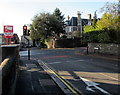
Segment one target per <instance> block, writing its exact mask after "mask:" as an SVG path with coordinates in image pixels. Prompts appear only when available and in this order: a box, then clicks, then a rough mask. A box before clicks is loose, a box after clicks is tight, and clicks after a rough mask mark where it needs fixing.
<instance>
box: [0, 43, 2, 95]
mask: <svg viewBox="0 0 120 95" xmlns="http://www.w3.org/2000/svg"><path fill="white" fill-rule="evenodd" d="M1 63H2V48H1V45H0V64H1ZM1 94H2V68H1V66H0V95H1Z"/></svg>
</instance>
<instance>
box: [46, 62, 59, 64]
mask: <svg viewBox="0 0 120 95" xmlns="http://www.w3.org/2000/svg"><path fill="white" fill-rule="evenodd" d="M57 63H61V62H52V63H47V64H57Z"/></svg>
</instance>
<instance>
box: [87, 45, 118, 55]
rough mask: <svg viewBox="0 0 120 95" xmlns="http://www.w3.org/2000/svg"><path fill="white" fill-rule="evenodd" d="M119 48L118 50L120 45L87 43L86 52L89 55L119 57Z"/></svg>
mask: <svg viewBox="0 0 120 95" xmlns="http://www.w3.org/2000/svg"><path fill="white" fill-rule="evenodd" d="M119 48H120V44H112V43H107V44H105V43H88V50H89V52H90V53H102V54H111V55H120V49H119Z"/></svg>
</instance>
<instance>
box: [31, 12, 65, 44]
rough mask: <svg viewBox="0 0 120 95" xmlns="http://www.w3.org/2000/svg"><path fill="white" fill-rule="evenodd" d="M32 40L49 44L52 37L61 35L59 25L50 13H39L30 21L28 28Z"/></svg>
mask: <svg viewBox="0 0 120 95" xmlns="http://www.w3.org/2000/svg"><path fill="white" fill-rule="evenodd" d="M30 29H31V34H30V37H31V38H32V39H38V38H40V39H41V40H42V42H46V44H47V42H49V41H50V39H52V37H56V36H57V35H58V34H60V33H63V31H59V30H61V23H60V21H59V20H58V19H57V18H56V17H55V15H53V14H50V13H40V14H39V15H36V16H35V17H34V18H33V20H32V25H31V27H30Z"/></svg>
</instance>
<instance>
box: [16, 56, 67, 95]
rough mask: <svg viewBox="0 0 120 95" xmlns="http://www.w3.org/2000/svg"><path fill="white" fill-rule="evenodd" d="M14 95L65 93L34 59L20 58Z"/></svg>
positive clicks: (58, 94)
mask: <svg viewBox="0 0 120 95" xmlns="http://www.w3.org/2000/svg"><path fill="white" fill-rule="evenodd" d="M15 95H65V94H64V93H63V91H62V90H61V89H60V88H59V86H58V85H57V84H56V83H55V82H54V81H53V80H52V78H51V77H50V75H48V74H47V72H46V71H44V70H43V68H42V67H41V66H40V65H39V63H38V62H37V61H36V60H27V59H25V58H21V59H20V64H19V69H18V72H17V80H16V88H15Z"/></svg>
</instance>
